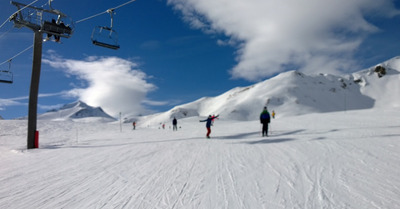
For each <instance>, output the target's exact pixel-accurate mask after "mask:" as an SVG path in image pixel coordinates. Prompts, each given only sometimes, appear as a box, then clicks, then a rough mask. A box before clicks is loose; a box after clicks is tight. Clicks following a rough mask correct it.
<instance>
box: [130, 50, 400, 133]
mask: <svg viewBox="0 0 400 209" xmlns="http://www.w3.org/2000/svg"><path fill="white" fill-rule="evenodd" d="M381 65H382V66H384V67H385V68H386V69H387V74H386V75H385V76H383V77H381V78H379V77H378V76H377V74H376V73H375V72H374V68H375V67H371V68H370V69H366V70H363V71H360V72H358V73H354V74H352V75H344V76H335V75H328V74H318V75H306V74H304V73H300V72H297V71H290V72H285V73H281V74H279V75H277V76H275V77H273V78H271V79H268V80H265V81H263V82H260V83H257V84H255V85H252V86H248V87H237V88H234V89H232V90H230V91H227V92H226V93H224V94H222V95H220V96H216V97H204V98H201V99H199V100H197V101H194V102H191V103H188V104H184V105H180V106H177V107H175V108H173V109H171V110H170V111H167V112H164V113H158V114H155V115H150V116H145V117H142V118H139V119H135V120H139V121H141V124H143V126H149V125H150V126H151V125H154V124H160V123H165V122H169V121H171V120H172V118H173V117H176V118H178V119H179V118H185V117H190V116H203V117H206V116H208V115H210V114H211V115H212V114H220V115H221V117H222V118H226V119H231V120H254V119H256V118H258V116H259V113H260V111H261V110H262V108H263V106H265V105H267V106H268V108H269V110H270V111H272V110H275V112H276V113H277V117H283V116H293V115H302V114H309V113H323V112H337V111H347V110H358V109H369V108H373V107H376V108H391V107H399V106H400V97H399V96H398V95H400V82H399V81H400V58H399V57H396V58H393V59H391V60H389V61H387V62H384V63H381Z"/></svg>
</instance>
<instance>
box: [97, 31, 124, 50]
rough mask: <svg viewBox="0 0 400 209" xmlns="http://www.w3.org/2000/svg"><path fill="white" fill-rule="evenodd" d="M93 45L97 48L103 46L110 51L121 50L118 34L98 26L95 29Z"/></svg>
mask: <svg viewBox="0 0 400 209" xmlns="http://www.w3.org/2000/svg"><path fill="white" fill-rule="evenodd" d="M91 39H92V43H93V44H94V45H96V46H101V47H105V48H109V49H114V50H116V49H119V45H118V34H117V32H116V31H115V30H113V29H112V28H109V27H104V26H97V27H95V28H94V29H93V33H92V37H91Z"/></svg>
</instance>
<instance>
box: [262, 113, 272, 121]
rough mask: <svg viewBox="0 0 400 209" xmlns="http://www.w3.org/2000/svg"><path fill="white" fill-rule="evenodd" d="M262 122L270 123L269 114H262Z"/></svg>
mask: <svg viewBox="0 0 400 209" xmlns="http://www.w3.org/2000/svg"><path fill="white" fill-rule="evenodd" d="M261 120H262V121H266V122H268V123H269V120H270V116H269V114H268V112H265V113H262V114H261Z"/></svg>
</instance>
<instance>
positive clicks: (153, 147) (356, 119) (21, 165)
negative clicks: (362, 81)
mask: <svg viewBox="0 0 400 209" xmlns="http://www.w3.org/2000/svg"><path fill="white" fill-rule="evenodd" d="M278 114H279V113H278ZM200 119H202V118H201V117H190V118H186V119H181V120H179V121H178V126H180V127H181V128H180V129H179V130H178V131H176V132H173V131H172V129H170V127H169V126H171V123H168V124H167V125H166V129H165V130H163V129H159V128H158V127H156V126H154V127H148V128H147V127H141V128H138V129H137V130H132V127H131V124H122V131H121V129H120V123H118V122H114V123H90V122H72V121H46V120H41V121H39V122H38V127H39V128H38V129H39V130H41V132H40V148H39V149H32V150H26V149H25V146H26V134H25V131H26V121H24V120H14V121H10V120H2V121H0V127H1V128H0V130H1V135H0V161H1V165H2V166H1V167H0V182H1V185H2V187H0V205H1V208H400V154H399V152H398V151H399V148H400V141H399V136H400V120H399V119H400V112H399V110H398V109H394V110H379V111H378V110H375V109H370V110H357V111H347V112H335V113H316V114H307V115H301V116H293V117H284V118H277V119H274V120H273V121H272V123H271V127H270V129H271V130H270V135H271V136H270V137H268V138H266V137H261V136H260V128H261V127H260V124H259V122H258V121H232V120H225V119H223V118H221V119H219V120H216V121H215V124H214V126H213V127H212V133H211V136H212V138H211V139H206V138H205V133H206V130H205V127H204V123H199V122H198V121H199V120H200Z"/></svg>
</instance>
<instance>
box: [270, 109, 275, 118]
mask: <svg viewBox="0 0 400 209" xmlns="http://www.w3.org/2000/svg"><path fill="white" fill-rule="evenodd" d="M271 115H272V118H273V119H275V110H272V114H271Z"/></svg>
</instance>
